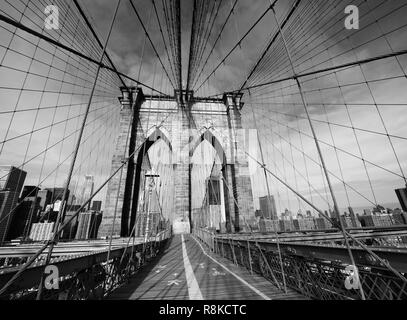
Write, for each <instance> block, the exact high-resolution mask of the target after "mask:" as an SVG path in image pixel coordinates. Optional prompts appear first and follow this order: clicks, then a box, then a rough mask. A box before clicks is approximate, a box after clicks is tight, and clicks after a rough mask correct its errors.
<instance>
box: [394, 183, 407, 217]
mask: <svg viewBox="0 0 407 320" xmlns="http://www.w3.org/2000/svg"><path fill="white" fill-rule="evenodd" d="M396 194H397V198H398V199H399V202H400V205H401V208H402V209H403V211H404V212H407V188H403V189H396Z"/></svg>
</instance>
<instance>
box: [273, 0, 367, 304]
mask: <svg viewBox="0 0 407 320" xmlns="http://www.w3.org/2000/svg"><path fill="white" fill-rule="evenodd" d="M269 1H270V2H271V0H269ZM272 12H273V17H274V20H275V22H276V24H277V26H278V29H279V33H280V36H281V39H282V40H283V44H284V48H285V50H286V52H287V56H288V60H289V61H290V64H291V68H292V71H293V73H294V75H295V74H296V70H295V67H294V63H293V60H292V58H291V52H290V50H289V48H288V44H287V41H286V39H285V36H284V33H283V30H282V29H281V24H280V22H279V21H278V19H277V15H276V12H275V10H274V8H272ZM295 80H296V82H297V85H298V90H299V92H300V96H301V101H302V103H303V105H304V110H305V113H306V115H307V118H308V123H309V125H310V128H311V132H312V135H313V137H314V140H315V145H316V148H317V151H318V155H319V158H320V160H321V165H322V168H323V171H324V175H325V179H326V181H327V184H328V188H329V191H330V193H331V197H332V201H333V204H334V211H335V214H336V217H337V219H338V222H339V225H340V228H341V230H342V232H343V234H344V239H345V244H346V248H347V250H348V254H349V257H350V260H351V263H352V265H354V266H355V268H357V267H356V263H355V259H354V257H353V254H352V251H351V249H350V245H349V240H348V237H347V236H346V233H345V227H344V225H343V221H342V219H341V216H340V213H339V206H338V203H337V200H336V196H335V192H334V190H333V187H332V184H331V179H330V177H329V173H328V169H327V166H326V163H325V159H324V156H323V154H322V150H321V146H320V145H319V142H318V138H317V134H316V132H315V128H314V124H313V123H312V120H311V115H310V114H309V110H308V104H307V102H306V100H305V96H304V93H303V91H302V86H301V83H300V80H299V79H298V78H295ZM359 291H360V294H361V297H362V300H365V293H364V291H363V288H362V285H361V284H360V285H359Z"/></svg>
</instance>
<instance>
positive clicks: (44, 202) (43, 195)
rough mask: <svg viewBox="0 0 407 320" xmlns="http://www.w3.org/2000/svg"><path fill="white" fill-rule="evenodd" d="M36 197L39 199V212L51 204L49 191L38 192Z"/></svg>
mask: <svg viewBox="0 0 407 320" xmlns="http://www.w3.org/2000/svg"><path fill="white" fill-rule="evenodd" d="M37 197H38V199H40V203H39V205H40V207H41V211H44V210H45V209H46V208H47V206H48V205H50V204H51V203H52V193H51V191H49V190H40V191H38V194H37Z"/></svg>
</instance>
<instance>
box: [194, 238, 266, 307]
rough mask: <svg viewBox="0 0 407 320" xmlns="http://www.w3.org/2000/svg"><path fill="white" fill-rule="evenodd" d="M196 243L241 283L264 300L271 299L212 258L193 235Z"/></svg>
mask: <svg viewBox="0 0 407 320" xmlns="http://www.w3.org/2000/svg"><path fill="white" fill-rule="evenodd" d="M192 238H193V239H194V240H195V241H196V243H197V244H198V245H199V246H200V247H201V250H202V252H203V253H204V255H206V256H207V257H208V258H209V259H211V260H212V261H213V262H215V263H217V264H218V265H219V266H221V267H222V268H223V269H224V270H226V271H227V272H229V273H230V274H231V275H232V276H234V277H235V278H236V279H237V280H239V281H240V282H241V283H243V284H244V285H245V286H247V287H248V288H250V289H251V290H253V291H254V292H255V293H256V294H258V295H259V296H260V297H262V298H263V299H264V300H271V299H270V297H268V296H267V295H265V294H264V293H263V292H261V291H260V290H258V289H256V288H255V287H253V286H252V285H251V284H250V283H248V282H247V281H245V280H244V279H242V278H241V277H239V276H238V275H237V274H236V273H234V272H233V271H231V270H229V269H228V268H227V267H225V266H224V265H223V264H221V263H220V262H218V261H216V259H214V258H212V257H211V256H210V255H208V254H207V253H206V251H205V249H204V248H203V247H202V245H201V244H200V243H199V241H198V240H196V239H195V237H192Z"/></svg>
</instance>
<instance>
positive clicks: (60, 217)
mask: <svg viewBox="0 0 407 320" xmlns="http://www.w3.org/2000/svg"><path fill="white" fill-rule="evenodd" d="M120 4H121V0H118V1H117V5H116V9H115V12H114V15H113V18H112V22H111V24H110V28H109V33H108V35H107V38H106V41H105V44H104V46H103V50H102V53H101V56H100V64H101V63H102V61H103V59H104V57H105V53H106V49H107V46H108V44H109V40H110V36H111V34H112V31H113V26H114V24H115V22H116V17H117V13H118V11H119V8H120ZM100 64H99V67H98V69H97V71H96V75H95V80H94V82H93V87H92V91H91V94H90V97H89V101H88V105H87V108H86V113H85V115H84V117H83V121H82V126H81V130H80V132H79V136H78V140H77V143H76V147H75V152H74V155H73V158H72V162H71V166H70V169H69V173H68V178H67V181H66V184H65V190H64V193H63V196H62V207H61V210H60V211H59V213H58V217H57V221H56V223H55V227H54V232H56V231H57V230H58V228H59V225H60V223H61V222H63V220H64V218H65V214H66V210H67V202H68V190H69V185H70V184H71V179H72V175H73V171H74V168H75V164H76V158H77V156H78V152H79V148H80V146H81V141H82V137H83V133H84V130H85V126H86V122H87V120H88V115H89V111H90V107H91V104H92V100H93V95H94V93H95V90H96V86H97V83H98V79H99V74H100V70H101V68H102V67H101V66H100ZM58 238H59V236H58V235H56V239H55V240H56V241H58ZM54 245H55V241H53V242H52V243H51V246H50V249H49V251H48V256H47V259H46V263H45V266H47V265H48V264H49V262H50V260H51V257H52V251H53V249H54ZM44 276H45V274H43V275H42V278H41V282H40V284H39V290H38V294H37V300H40V299H41V295H42V289H43V282H44Z"/></svg>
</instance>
